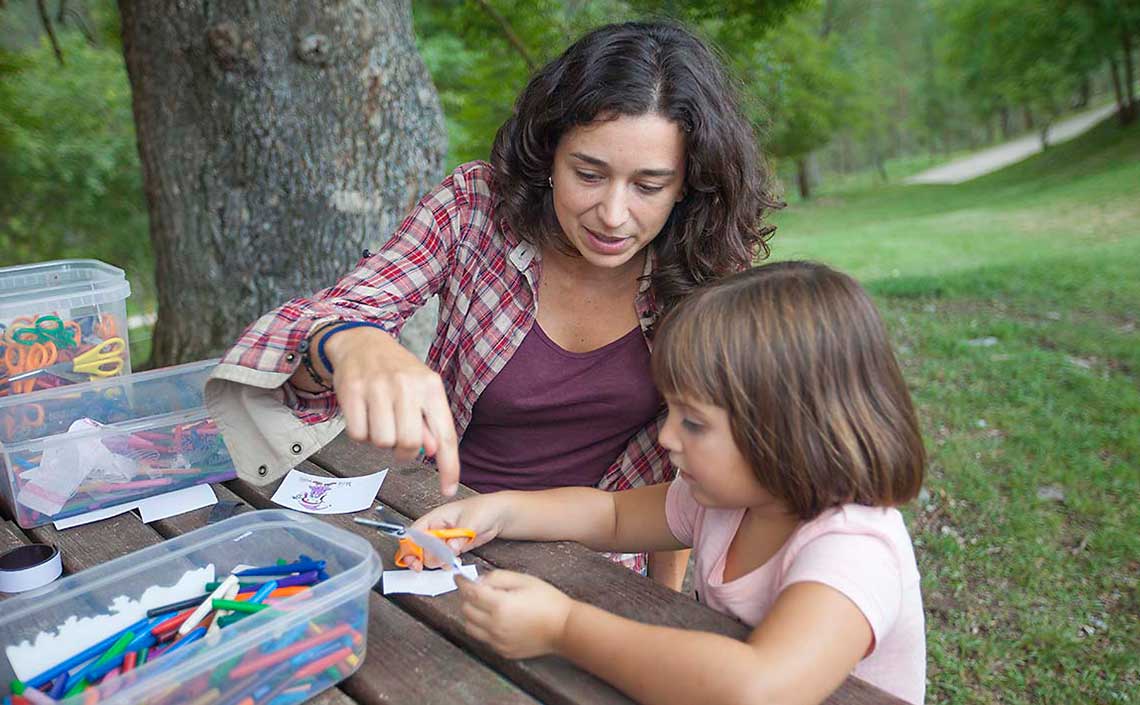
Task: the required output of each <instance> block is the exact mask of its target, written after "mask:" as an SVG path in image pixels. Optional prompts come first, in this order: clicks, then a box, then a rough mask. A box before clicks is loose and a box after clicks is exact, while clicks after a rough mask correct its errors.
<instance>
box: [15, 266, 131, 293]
mask: <svg viewBox="0 0 1140 705" xmlns="http://www.w3.org/2000/svg"><path fill="white" fill-rule="evenodd" d="M117 279H126V274H125V273H124V272H123V270H121V269H119V268H118V267H115V266H112V265H109V264H107V263H106V262H100V261H99V260H97V259H59V260H53V261H51V262H36V263H35V264H17V265H14V266H11V267H0V294H7V293H8V292H10V291H20V290H24V289H43V288H45V287H54V286H61V285H63V284H73V283H76V282H94V281H112V280H117Z"/></svg>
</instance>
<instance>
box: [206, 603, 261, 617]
mask: <svg viewBox="0 0 1140 705" xmlns="http://www.w3.org/2000/svg"><path fill="white" fill-rule="evenodd" d="M213 607H214V609H216V610H232V611H234V612H246V613H248V614H253V613H254V612H260V611H261V610H266V609H269V605H259V604H250V603H248V602H238V601H237V600H214V601H213Z"/></svg>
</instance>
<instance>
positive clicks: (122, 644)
mask: <svg viewBox="0 0 1140 705" xmlns="http://www.w3.org/2000/svg"><path fill="white" fill-rule="evenodd" d="M134 638H135V635H134V633H133V632H123V635H122V636H121V637H119V640H118V641H116V642H115V643H114V644H112V645H111V648H109V649H107V650H106V651H104V652H103V655H102V656H100V657H99V659H98V660H97V661H95V668H98V667H99V666H102V665H103V664H105V663H107V662H108V661H110V660H111V659H113V658H115V657H116V656H118V655H119V654H121V653H123V652H124V651H126V650H127V645H128V644H130V643H131V642H132V641H134ZM87 684H88V680H87V678H81V679H79V680H78V681H76V682H75V685H73V686H71V687H70V688H68V689H67V692H66V693H64V694H63V697H64V699H65V700H66V699H67V698H70V697H71V696H72V695H75V694H76V693H78V692H80V691H82V690H83V689H84V688H86V687H87Z"/></svg>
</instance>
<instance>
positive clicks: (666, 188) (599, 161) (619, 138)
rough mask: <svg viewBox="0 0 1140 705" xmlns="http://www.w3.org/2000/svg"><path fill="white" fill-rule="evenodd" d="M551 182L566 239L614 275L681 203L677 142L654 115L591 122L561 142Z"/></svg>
mask: <svg viewBox="0 0 1140 705" xmlns="http://www.w3.org/2000/svg"><path fill="white" fill-rule="evenodd" d="M551 181H552V182H553V184H554V212H555V213H556V214H557V216H558V224H559V225H561V226H562V232H563V233H565V235H566V239H567V240H568V241H569V242H570V244H571V245H573V247H574V249H576V250H577V251H578V252H579V253H580V254H581V255H582V257H583V258H585V260H586V261H587V262H589V263H590V264H592V265H594V266H596V267H603V268H606V269H617V268H619V267H621V266H622V265H625V264H628V263H629V262H630V260H632V259H633V256H634V255H636V254H637V253H638V252H639V251H640V250H641V249H642V248H644V247H645V246H646V245H648V244H649V243H650V242H653V239H654V238H655V237H657V235H658V233H660V232H661V228H662V226H664V225H665V221H666V220H667V219H668V218H669V213H670V212H671V211H672V210H673V205H674V204H676V203H677V201H680V200H681V198H682V197H683V195H684V185H685V141H684V137H683V136H682V134H681V130H680V129H679V128H678V127H677V125H676V124H675V123H673V122H670V121H669V120H666V119H665V118H663V117H661V116H660V115H654V114H646V115H639V116H637V117H626V116H622V117H618V118H616V119H613V120H595V121H594V122H592V123H589V124H587V125H581V126H578V127H575V128H574V129H572V130H570V131H568V132H567V133H566V134H565V135H563V136H562V139H561V141H559V143H558V148H557V149H556V150H555V152H554V166H553V169H552V170H551Z"/></svg>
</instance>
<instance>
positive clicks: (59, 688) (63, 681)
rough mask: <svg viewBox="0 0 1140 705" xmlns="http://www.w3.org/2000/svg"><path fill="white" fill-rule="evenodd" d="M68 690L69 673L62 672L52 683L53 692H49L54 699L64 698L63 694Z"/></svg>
mask: <svg viewBox="0 0 1140 705" xmlns="http://www.w3.org/2000/svg"><path fill="white" fill-rule="evenodd" d="M66 692H67V674H66V673H64V674H61V675H60V677H59V678H56V679H55V683H52V685H51V692H49V693H48V695H49V696H51V699H52V700H63V694H64V693H66Z"/></svg>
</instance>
